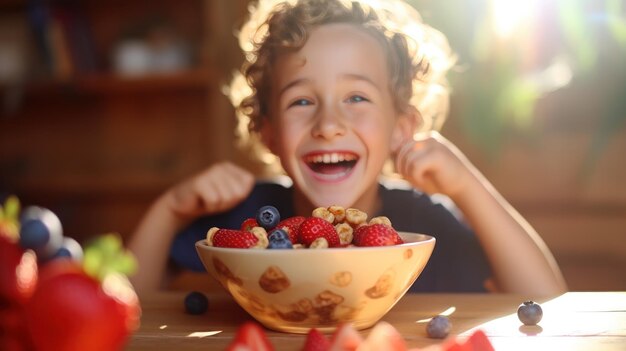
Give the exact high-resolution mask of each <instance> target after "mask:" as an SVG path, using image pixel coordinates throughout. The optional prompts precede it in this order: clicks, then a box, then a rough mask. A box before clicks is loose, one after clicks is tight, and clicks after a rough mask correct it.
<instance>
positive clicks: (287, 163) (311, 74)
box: [130, 0, 566, 294]
mask: <svg viewBox="0 0 626 351" xmlns="http://www.w3.org/2000/svg"><path fill="white" fill-rule="evenodd" d="M240 42H241V44H242V48H243V49H244V51H245V52H246V63H245V64H244V67H243V78H245V79H239V80H235V81H234V83H233V84H232V85H231V92H230V94H231V97H232V98H233V100H235V104H236V107H237V108H238V112H239V114H240V116H244V117H247V118H249V120H248V121H249V122H248V127H249V130H250V131H251V132H253V133H252V135H257V136H258V137H259V138H260V140H261V141H262V142H263V144H264V145H265V146H267V148H268V149H269V151H271V153H272V154H274V155H275V156H277V158H278V159H279V160H280V163H281V165H282V168H283V169H284V171H285V173H286V174H287V175H288V176H289V179H290V181H292V182H293V183H292V184H285V183H280V182H274V183H268V182H255V178H254V177H253V175H252V174H250V173H249V172H248V171H246V170H244V169H242V168H240V167H238V166H236V165H234V164H232V163H229V162H223V163H218V164H215V165H212V166H210V167H209V168H208V169H207V170H205V171H203V172H201V173H200V174H198V175H195V176H194V177H191V178H190V179H188V180H186V181H184V182H182V183H180V184H178V185H176V186H174V187H173V188H171V189H169V190H168V191H166V192H165V193H164V194H163V195H162V196H161V197H160V198H159V199H158V200H157V201H156V202H155V203H154V204H153V205H152V206H151V208H150V209H149V211H148V212H147V214H146V215H145V217H144V219H143V220H142V222H141V223H140V224H139V226H138V229H137V231H136V233H134V236H133V237H132V239H131V242H130V248H131V249H132V250H133V251H134V252H135V254H136V256H137V258H138V261H139V274H137V275H136V277H135V280H134V284H135V286H136V288H137V289H138V290H139V291H143V290H147V289H155V288H158V287H159V286H161V284H162V279H163V276H164V275H165V270H166V266H167V262H168V258H171V261H173V262H174V263H175V264H176V265H177V266H178V267H179V268H182V269H186V270H190V269H191V270H198V271H203V270H204V268H203V267H202V265H201V263H200V261H199V259H198V258H197V255H196V253H195V248H194V243H195V242H196V241H197V240H200V239H202V238H204V237H205V235H206V231H207V230H208V229H209V228H210V227H212V226H217V227H222V228H238V227H239V226H240V224H241V223H242V222H243V220H245V219H246V218H249V217H252V216H254V214H255V212H256V210H257V209H258V208H259V207H261V206H263V205H267V204H271V205H274V206H275V207H277V208H278V209H279V211H280V213H281V216H282V217H283V218H286V217H291V216H294V215H304V216H307V215H310V213H311V211H312V210H313V209H314V208H316V207H319V206H325V207H326V206H330V205H340V206H343V207H346V208H348V207H354V208H358V209H360V210H363V211H364V212H366V213H368V214H369V215H370V217H373V216H378V215H385V216H387V217H389V218H390V219H391V221H392V223H393V225H394V227H395V228H396V229H397V230H401V231H411V232H420V233H426V234H430V235H433V236H435V237H436V238H437V242H436V245H435V250H434V252H433V254H432V257H431V259H430V261H429V263H428V265H427V267H426V269H425V270H424V272H423V273H422V275H421V276H420V277H419V278H418V279H417V281H416V283H415V284H414V286H413V287H412V288H411V291H448V292H458V291H466V292H468V291H469V292H473V291H476V292H479V291H504V292H516V293H525V294H555V293H559V292H562V291H564V290H565V289H566V286H565V283H564V281H563V278H562V276H561V274H560V272H559V269H558V267H557V265H556V263H555V261H554V259H553V257H552V256H551V254H550V252H549V251H548V249H547V247H546V246H545V244H544V243H543V242H542V240H541V239H540V237H539V236H538V235H537V233H535V231H534V230H533V229H532V228H531V227H530V225H529V224H528V223H526V222H525V221H524V219H523V218H522V217H521V216H520V215H519V214H518V213H517V212H516V211H515V210H514V209H513V208H512V207H511V206H510V205H509V204H508V203H507V202H506V201H505V200H504V199H503V198H502V197H501V196H500V194H498V192H497V191H496V190H495V189H494V188H493V186H492V185H491V184H490V183H489V182H488V181H487V180H486V179H485V178H484V177H483V176H482V175H481V174H480V172H479V171H478V170H477V169H476V168H475V167H474V166H473V165H472V164H471V163H470V162H469V161H468V160H467V158H465V156H464V155H463V154H462V153H461V152H460V151H459V150H458V149H457V148H456V147H455V146H454V145H452V144H451V143H450V142H449V141H448V140H446V139H445V138H444V137H442V136H441V135H440V134H438V133H437V132H434V131H433V130H435V129H436V128H437V127H438V126H440V125H441V122H442V121H443V118H444V117H445V115H446V113H447V99H448V95H447V89H446V82H445V73H446V71H447V70H448V68H449V67H450V66H451V64H452V62H453V61H452V57H451V55H450V50H449V48H448V46H447V41H446V40H445V38H444V37H443V35H442V34H441V33H439V32H437V31H436V30H434V29H432V28H430V27H428V26H426V25H425V24H423V23H422V22H421V20H420V18H419V15H418V14H417V12H416V11H415V10H413V9H412V8H411V7H409V6H408V5H406V4H404V3H402V2H400V1H396V0H368V1H361V2H349V1H343V0H300V1H284V0H283V1H278V0H273V1H270V0H267V1H264V0H262V1H261V3H260V4H258V6H257V8H256V11H253V13H252V16H251V18H250V20H249V21H248V23H247V24H246V25H244V27H243V30H242V32H241V35H240ZM241 83H244V84H243V85H241ZM248 84H249V85H248ZM242 86H243V88H247V91H245V90H243V93H242V89H241V87H242ZM416 131H420V132H422V133H419V134H415V135H414V133H415V132H416ZM389 159H393V160H394V164H395V169H396V171H397V172H398V173H399V174H400V175H401V176H402V177H403V178H404V179H405V180H406V182H403V184H404V185H405V186H403V187H402V186H400V187H399V186H396V185H394V186H390V185H387V184H386V183H384V182H382V181H381V178H380V176H381V173H382V170H383V168H384V166H385V163H386V162H387V161H388V160H389ZM429 194H430V195H432V196H430V195H429ZM436 194H442V195H445V196H444V198H448V199H451V200H452V201H453V203H454V204H455V205H456V206H458V209H460V211H461V213H462V216H463V218H460V217H459V216H455V212H454V211H453V210H452V209H450V206H448V205H446V204H445V201H444V203H442V202H441V201H436V199H437V198H441V197H442V196H441V195H436ZM449 202H450V201H448V203H449Z"/></svg>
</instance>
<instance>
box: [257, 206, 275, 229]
mask: <svg viewBox="0 0 626 351" xmlns="http://www.w3.org/2000/svg"><path fill="white" fill-rule="evenodd" d="M256 221H257V223H259V225H260V226H261V227H263V228H264V229H265V230H270V229H272V228H274V227H276V226H277V225H278V222H280V213H279V212H278V209H276V207H274V206H263V207H261V208H260V209H259V210H258V211H257V213H256Z"/></svg>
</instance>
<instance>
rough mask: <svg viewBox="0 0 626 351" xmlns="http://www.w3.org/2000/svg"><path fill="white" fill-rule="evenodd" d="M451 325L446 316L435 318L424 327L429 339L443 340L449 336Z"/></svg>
mask: <svg viewBox="0 0 626 351" xmlns="http://www.w3.org/2000/svg"><path fill="white" fill-rule="evenodd" d="M451 328H452V324H451V323H450V320H449V319H448V317H446V316H442V315H439V316H435V317H433V318H431V320H430V321H429V322H428V324H427V325H426V334H428V337H429V338H435V339H443V338H445V337H446V336H448V334H450V329H451Z"/></svg>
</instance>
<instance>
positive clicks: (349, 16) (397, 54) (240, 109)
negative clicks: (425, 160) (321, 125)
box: [226, 0, 455, 163]
mask: <svg viewBox="0 0 626 351" xmlns="http://www.w3.org/2000/svg"><path fill="white" fill-rule="evenodd" d="M331 23H347V24H353V25H355V26H358V27H360V28H362V29H363V30H365V31H366V32H367V33H370V34H371V35H372V36H373V37H374V38H376V39H377V40H378V41H379V42H380V43H381V45H382V47H383V48H384V50H385V55H386V57H387V66H388V72H389V76H390V87H389V88H390V91H391V93H392V96H394V99H395V101H394V104H395V107H396V109H397V110H398V111H404V110H405V109H406V108H407V107H409V106H414V107H415V108H417V110H418V111H419V112H420V115H421V119H420V121H418V122H419V123H418V130H416V131H415V132H420V131H427V130H437V129H439V128H440V127H441V125H442V124H443V122H444V121H445V119H446V116H447V114H448V108H449V86H448V82H447V80H446V74H447V72H448V70H449V69H450V68H451V67H452V65H453V64H454V62H455V56H454V55H453V54H452V51H451V49H450V46H449V44H448V41H447V39H446V37H445V36H444V35H443V34H442V33H441V32H439V31H437V30H435V29H434V28H432V27H430V26H428V25H426V24H425V23H424V22H423V21H422V19H421V17H420V15H419V13H418V12H417V10H415V9H414V8H413V7H411V6H410V5H408V4H406V3H405V2H403V1H401V0H359V1H350V0H259V1H258V3H257V4H256V6H251V7H250V18H249V19H248V21H247V22H246V23H245V24H244V25H243V27H242V28H241V31H240V33H239V45H240V47H241V49H242V50H243V53H244V54H245V60H244V63H243V66H242V69H241V72H238V73H237V74H235V77H234V78H233V80H232V82H231V84H230V86H229V87H228V89H227V92H226V93H227V95H228V96H229V97H230V100H231V102H232V103H233V105H234V106H235V109H236V113H237V117H238V119H239V123H238V128H237V136H238V139H239V141H240V146H245V145H248V146H251V145H252V144H254V147H252V146H251V147H250V150H249V151H253V150H257V151H258V150H259V149H258V145H256V144H259V140H258V133H256V132H258V131H259V129H260V127H261V125H262V123H263V118H265V117H267V111H268V105H267V104H268V101H269V99H268V97H269V93H270V89H271V86H270V76H271V74H272V70H273V68H274V67H273V63H274V61H275V59H276V58H277V57H278V56H279V55H281V54H283V53H286V52H295V51H298V50H299V49H300V48H302V47H303V46H304V45H305V43H306V41H307V39H308V37H309V35H310V33H311V31H312V30H313V29H315V28H316V27H318V26H321V25H324V24H331ZM263 150H264V151H261V156H262V157H261V158H262V159H264V160H265V162H266V163H269V162H272V161H271V158H269V159H268V158H267V155H263V153H266V152H267V150H266V149H263Z"/></svg>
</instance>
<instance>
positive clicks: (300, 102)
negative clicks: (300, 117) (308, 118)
mask: <svg viewBox="0 0 626 351" xmlns="http://www.w3.org/2000/svg"><path fill="white" fill-rule="evenodd" d="M312 104H313V103H312V102H311V101H309V100H307V99H298V100H296V101H294V102H292V103H290V104H289V107H292V106H308V105H312Z"/></svg>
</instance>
